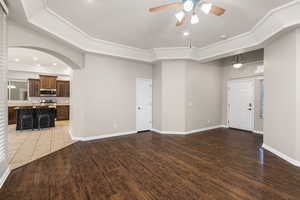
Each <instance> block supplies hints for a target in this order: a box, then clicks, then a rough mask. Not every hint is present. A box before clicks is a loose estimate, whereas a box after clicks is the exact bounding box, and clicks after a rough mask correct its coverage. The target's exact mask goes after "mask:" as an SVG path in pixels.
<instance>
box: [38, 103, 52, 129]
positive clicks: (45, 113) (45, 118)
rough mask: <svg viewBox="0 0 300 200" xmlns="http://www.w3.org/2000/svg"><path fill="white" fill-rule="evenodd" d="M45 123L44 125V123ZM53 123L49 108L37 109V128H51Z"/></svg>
mask: <svg viewBox="0 0 300 200" xmlns="http://www.w3.org/2000/svg"><path fill="white" fill-rule="evenodd" d="M42 122H43V123H42ZM50 123H51V119H50V109H49V108H37V127H38V129H39V130H40V129H41V126H42V128H49V127H50Z"/></svg>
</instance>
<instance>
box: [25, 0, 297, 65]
mask: <svg viewBox="0 0 300 200" xmlns="http://www.w3.org/2000/svg"><path fill="white" fill-rule="evenodd" d="M21 1H22V3H23V5H24V9H25V13H26V16H27V18H28V21H29V22H30V23H31V24H33V25H35V26H37V27H39V28H41V29H43V30H45V31H47V32H49V33H51V34H53V35H55V36H57V37H59V38H61V39H63V40H65V41H67V42H69V43H71V44H72V45H74V46H76V47H78V48H79V49H81V50H83V51H85V52H89V53H96V54H103V55H109V56H115V57H121V58H126V59H133V60H139V61H143V62H155V61H157V60H166V59H188V60H195V61H200V62H207V61H212V60H215V59H219V58H223V57H226V56H230V55H234V54H238V53H243V52H246V51H250V50H255V49H258V48H263V47H264V46H265V45H266V44H267V43H268V42H269V41H271V40H272V39H273V38H274V36H275V35H277V34H280V33H283V32H284V31H285V30H288V29H291V28H294V27H295V26H297V25H299V24H300V12H299V10H300V0H294V1H292V2H290V3H288V4H285V5H283V6H280V7H278V8H275V9H273V10H271V11H269V12H268V14H267V15H265V16H264V17H263V18H262V19H261V20H260V21H259V22H258V23H257V24H256V25H255V26H254V27H253V28H252V29H251V30H250V31H249V32H246V33H243V34H240V35H238V36H235V37H231V38H228V39H226V40H223V41H221V42H217V43H214V44H211V45H208V46H205V47H202V48H197V47H193V48H187V47H176V48H154V49H140V48H136V47H131V46H127V45H122V44H118V43H113V42H109V41H105V40H100V39H96V38H94V37H92V36H91V35H89V34H87V33H86V32H84V31H82V30H81V29H79V28H78V27H76V26H75V25H74V24H72V23H70V22H69V21H67V20H66V19H65V18H63V17H61V16H59V15H58V14H57V13H55V12H54V11H52V10H51V9H49V8H48V7H47V0H43V1H38V0H21Z"/></svg>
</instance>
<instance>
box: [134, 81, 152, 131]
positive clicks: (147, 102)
mask: <svg viewBox="0 0 300 200" xmlns="http://www.w3.org/2000/svg"><path fill="white" fill-rule="evenodd" d="M136 129H137V131H144V130H150V129H152V80H151V79H136Z"/></svg>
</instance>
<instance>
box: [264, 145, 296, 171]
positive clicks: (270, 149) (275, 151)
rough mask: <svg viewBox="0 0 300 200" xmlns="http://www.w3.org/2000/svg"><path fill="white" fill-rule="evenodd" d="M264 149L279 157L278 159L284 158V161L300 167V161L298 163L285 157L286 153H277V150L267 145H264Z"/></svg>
mask: <svg viewBox="0 0 300 200" xmlns="http://www.w3.org/2000/svg"><path fill="white" fill-rule="evenodd" d="M263 148H264V149H266V150H268V151H270V152H271V153H273V154H275V155H277V156H278V157H280V158H282V159H283V160H286V161H287V162H289V163H291V164H293V165H295V166H297V167H300V161H297V160H295V159H293V158H291V157H289V156H287V155H285V154H284V153H281V152H280V151H277V150H276V149H274V148H272V147H270V146H268V145H266V144H263Z"/></svg>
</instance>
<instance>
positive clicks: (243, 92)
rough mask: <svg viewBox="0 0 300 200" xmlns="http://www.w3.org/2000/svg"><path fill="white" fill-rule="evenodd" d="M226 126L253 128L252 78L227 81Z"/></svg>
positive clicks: (244, 128) (250, 129)
mask: <svg viewBox="0 0 300 200" xmlns="http://www.w3.org/2000/svg"><path fill="white" fill-rule="evenodd" d="M227 111H228V118H227V119H228V126H229V127H231V128H237V129H243V130H248V131H252V130H253V129H254V80H233V81H229V82H228V108H227Z"/></svg>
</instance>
